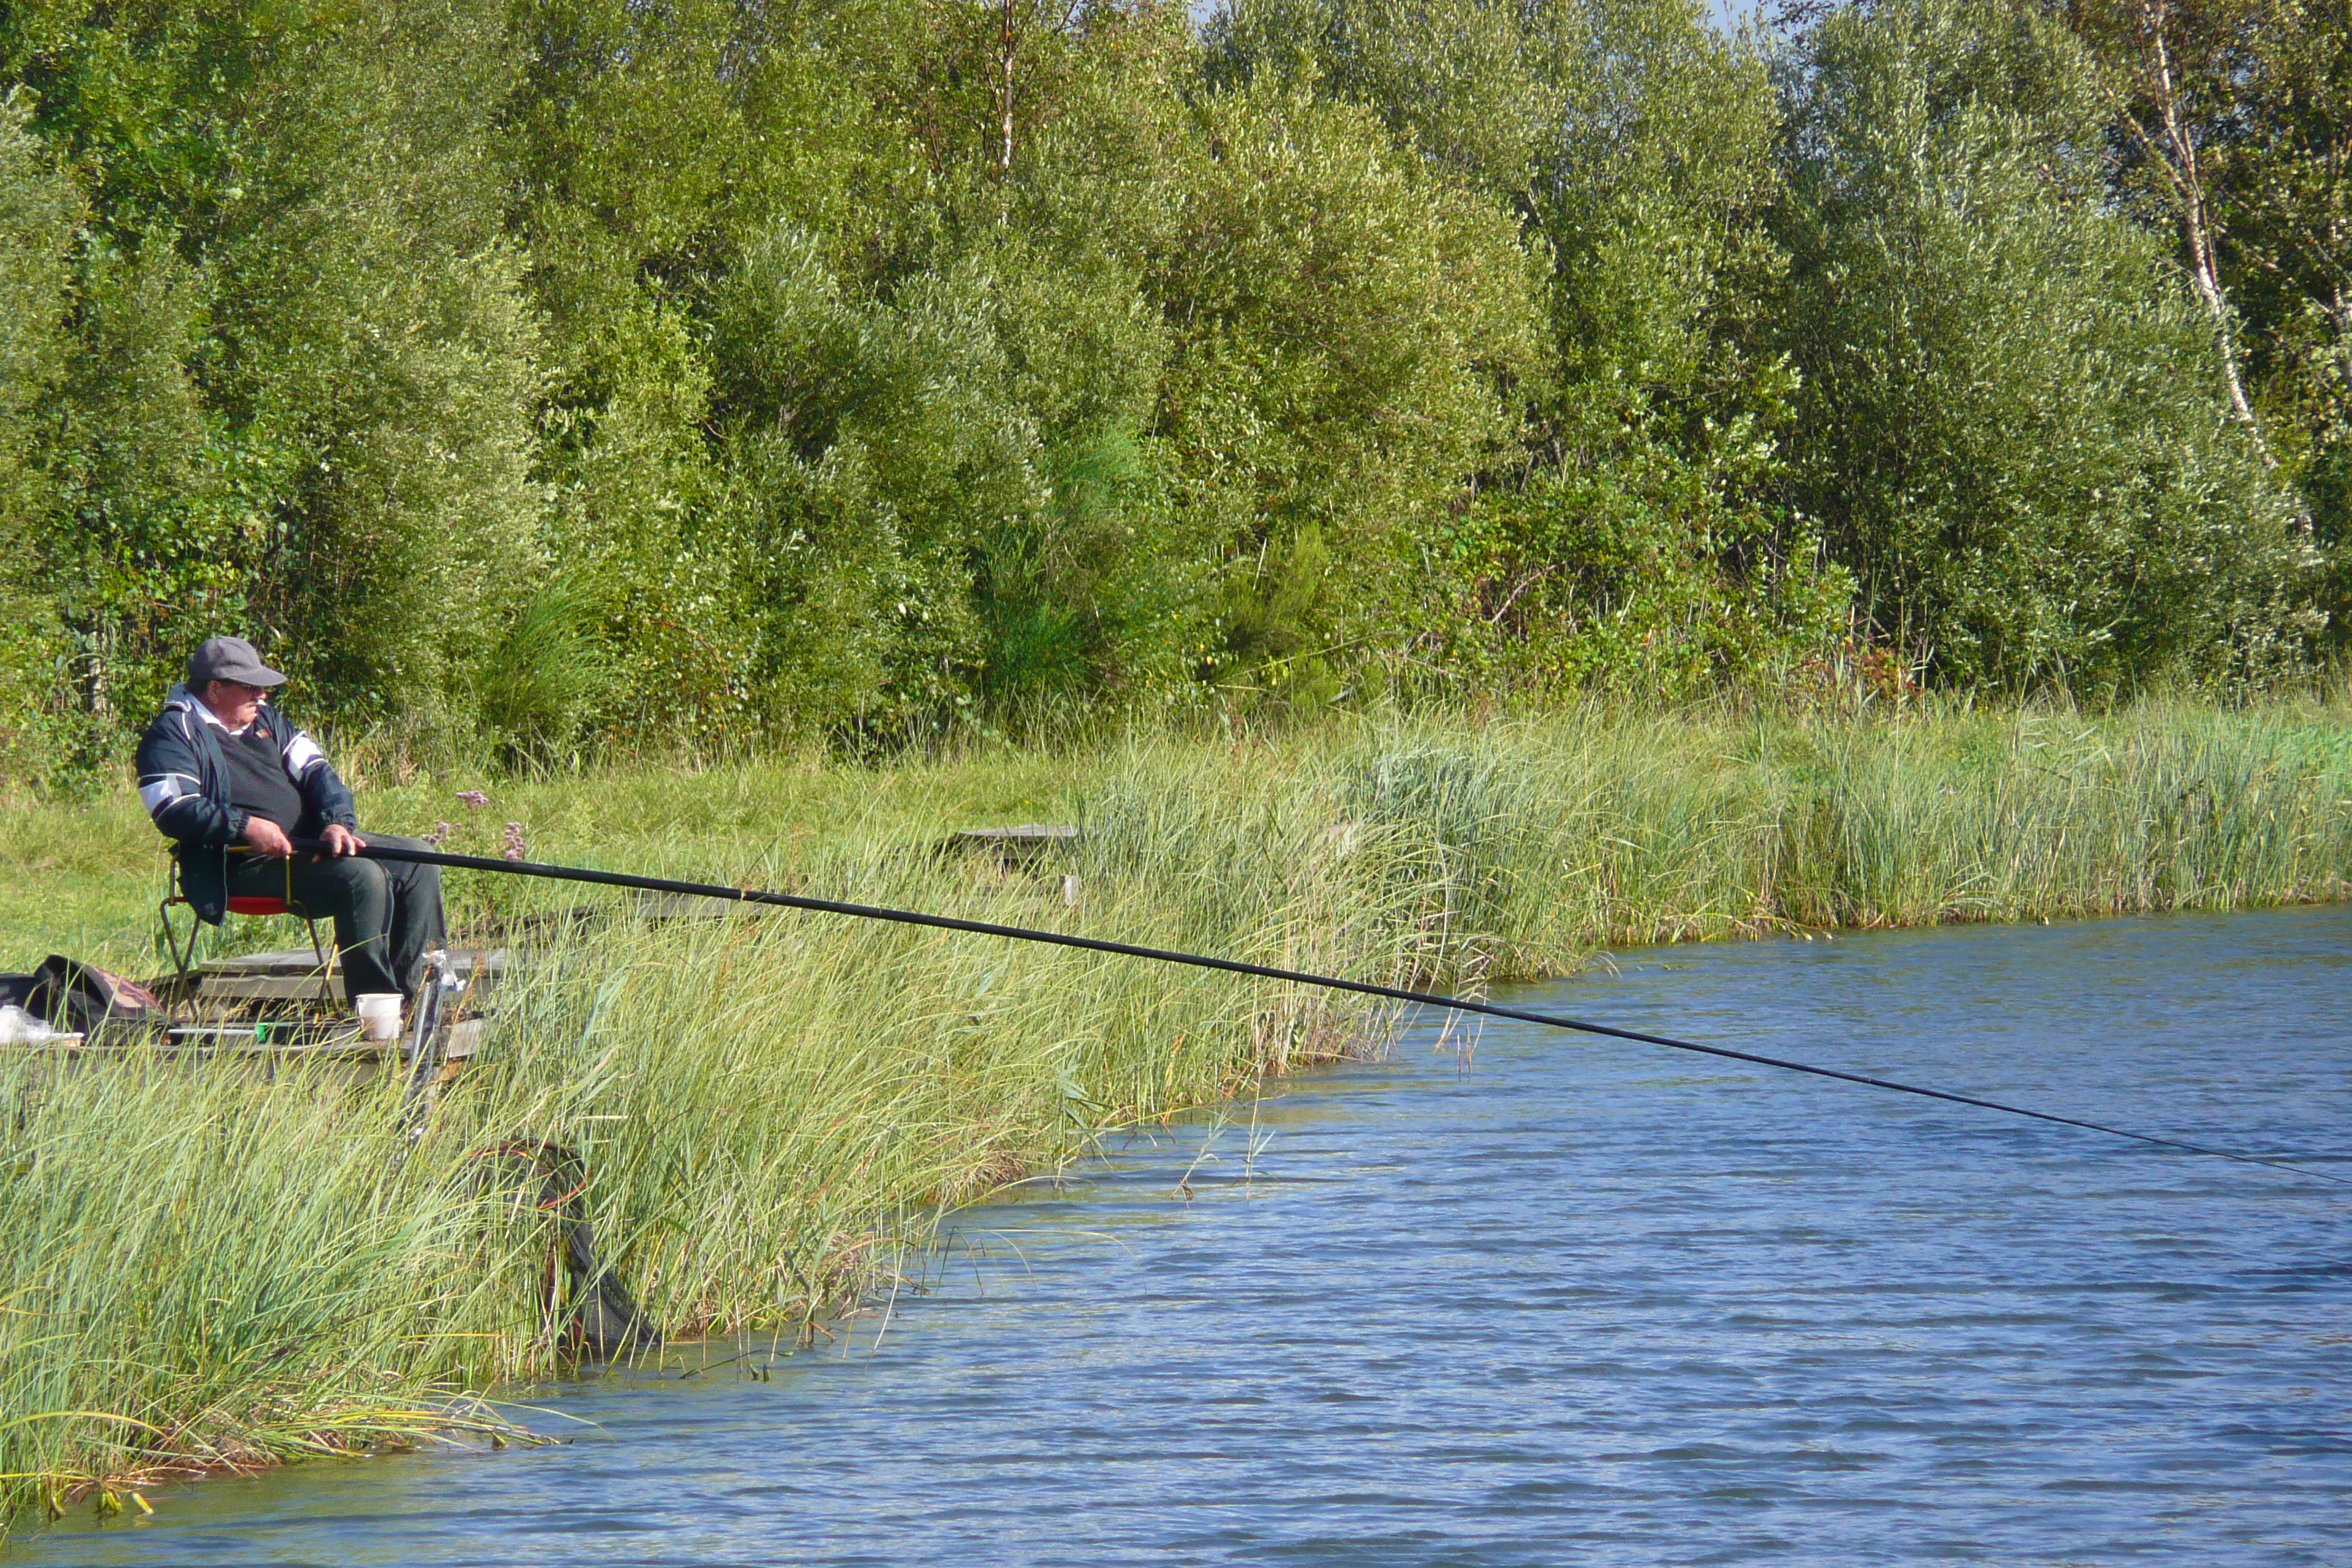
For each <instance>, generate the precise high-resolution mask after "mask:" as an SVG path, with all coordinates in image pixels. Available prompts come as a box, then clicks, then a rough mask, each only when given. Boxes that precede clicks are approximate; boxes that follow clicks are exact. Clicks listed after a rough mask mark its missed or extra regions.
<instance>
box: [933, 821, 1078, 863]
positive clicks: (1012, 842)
mask: <svg viewBox="0 0 2352 1568" xmlns="http://www.w3.org/2000/svg"><path fill="white" fill-rule="evenodd" d="M1084 837H1086V835H1085V833H1084V832H1082V831H1081V830H1080V829H1078V828H1076V827H1071V826H1064V825H1060V824H1055V823H1045V822H1024V823H1022V824H1020V825H1018V826H1013V827H968V828H966V829H964V830H963V831H962V832H961V833H956V834H952V835H950V837H949V839H948V842H950V844H953V845H955V846H956V847H958V848H960V849H970V850H976V851H979V852H981V853H982V854H987V855H993V856H994V857H996V858H997V859H998V860H999V861H1000V862H1001V863H1003V864H1004V865H1006V866H1030V865H1034V864H1035V863H1036V862H1038V861H1040V860H1043V859H1045V858H1047V857H1049V856H1055V855H1065V854H1067V853H1068V852H1069V851H1070V850H1072V849H1075V848H1076V847H1077V845H1078V842H1079V840H1081V839H1082V838H1084Z"/></svg>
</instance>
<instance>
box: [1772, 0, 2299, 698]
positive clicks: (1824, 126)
mask: <svg viewBox="0 0 2352 1568" xmlns="http://www.w3.org/2000/svg"><path fill="white" fill-rule="evenodd" d="M2001 15H2002V16H2003V17H2004V18H2006V19H2005V20H2004V21H2003V22H2001V23H2000V24H1998V25H1992V26H1988V25H1986V24H1985V23H1984V22H1983V21H1982V20H1981V18H1980V16H1979V12H1978V11H1977V10H1976V9H1974V8H1973V7H1972V6H1970V5H1969V4H1967V3H1966V0H1905V3H1904V4H1900V5H1887V6H1884V7H1881V8H1879V9H1877V10H1875V11H1874V12H1873V13H1871V14H1869V15H1866V16H1865V15H1862V14H1857V13H1839V14H1838V15H1836V16H1832V17H1831V18H1829V19H1828V20H1826V21H1824V22H1823V23H1822V25H1821V26H1820V27H1819V28H1818V29H1817V30H1816V32H1815V33H1814V34H1813V36H1812V38H1811V51H1810V57H1809V58H1807V59H1806V60H1805V61H1804V62H1803V64H1804V69H1803V70H1802V71H1801V72H1793V73H1792V74H1791V78H1790V121H1791V123H1790V142H1791V153H1790V157H1791V164H1792V172H1793V173H1792V182H1793V183H1792V189H1791V195H1790V202H1789V204H1788V207H1787V209H1786V219H1785V232H1786V234H1787V236H1788V242H1789V244H1790V248H1791V250H1792V251H1793V252H1794V254H1795V258H1796V264H1795V269H1794V273H1793V276H1792V278H1791V280H1790V297H1789V303H1788V306H1787V307H1786V309H1785V310H1784V312H1783V315H1782V320H1783V321H1784V322H1785V323H1786V325H1785V328H1784V331H1786V333H1787V337H1786V341H1787V342H1788V343H1789V345H1790V351H1791V353H1793V354H1794V356H1795V358H1796V360H1797V363H1798V364H1799V365H1800V367H1801V372H1802V374H1803V376H1804V392H1803V400H1802V405H1801V413H1800V416H1799V419H1798V422H1797V426H1796V431H1797V434H1796V437H1795V439H1794V442H1793V443H1792V445H1793V447H1794V450H1793V452H1792V456H1793V458H1794V459H1795V462H1794V467H1795V471H1796V473H1797V474H1798V475H1799V476H1800V479H1799V483H1798V485H1797V487H1796V493H1797V495H1798V498H1799V501H1800V504H1801V505H1802V506H1803V507H1805V508H1806V510H1810V511H1812V512H1814V513H1815V514H1816V515H1819V516H1821V517H1822V518H1823V519H1825V520H1826V521H1827V522H1828V525H1829V530H1830V541H1831V546H1832V550H1833V551H1834V552H1837V553H1838V554H1840V555H1841V556H1842V557H1843V558H1844V559H1846V560H1849V561H1851V562H1852V563H1853V566H1854V569H1855V572H1856V574H1857V576H1858V577H1859V579H1860V583H1861V588H1862V599H1861V607H1862V610H1863V612H1864V614H1865V615H1866V616H1868V617H1869V618H1870V619H1871V621H1872V623H1873V624H1874V626H1876V627H1877V628H1878V629H1879V630H1881V631H1882V632H1884V633H1885V635H1887V636H1889V637H1892V638H1894V639H1895V640H1897V641H1898V642H1899V643H1901V644H1902V645H1904V646H1906V647H1913V648H1916V649H1917V650H1918V652H1919V653H1920V654H1922V655H1924V656H1925V657H1926V658H1927V659H1928V660H1929V661H1930V662H1931V665H1932V668H1934V669H1935V670H1936V671H1937V673H1938V674H1939V675H1940V676H1941V677H1942V678H1943V679H1947V680H1950V681H1954V682H1957V683H1965V684H1973V683H1978V682H1985V683H1990V684H1994V685H1999V686H2005V687H2011V688H2023V687H2027V686H2030V685H2032V684H2035V683H2037V682H2041V681H2045V680H2053V679H2054V680H2059V681H2063V682H2066V683H2069V684H2071V685H2074V686H2075V687H2077V688H2078V689H2085V690H2099V689H2113V688H2115V687H2117V686H2120V685H2125V684H2128V683H2130V682H2131V681H2133V680H2136V679H2147V678H2149V677H2151V676H2152V675H2155V674H2157V673H2158V672H2160V671H2165V670H2172V669H2178V670H2180V671H2184V672H2186V673H2188V674H2189V675H2191V676H2194V677H2200V678H2214V677H2220V676H2226V675H2242V674H2245V673H2249V672H2253V673H2261V672H2266V671H2268V670H2269V669H2271V668H2275V667H2276V666H2278V665H2279V664H2281V663H2284V662H2288V661H2291V660H2292V659H2293V658H2294V657H2295V656H2296V654H2297V652H2298V649H2299V647H2300V646H2301V643H2302V639H2303V638H2304V637H2305V636H2306V635H2307V633H2308V631H2309V630H2310V629H2311V626H2310V622H2311V617H2310V616H2308V615H2307V614H2306V613H2305V612H2303V611H2302V610H2301V609H2300V608H2299V606H2301V605H2305V604H2306V603H2307V602H2308V593H2309V586H2310V575H2311V566H2312V557H2311V555H2310V552H2308V551H2307V550H2306V549H2305V547H2304V546H2303V545H2302V543H2301V542H2300V541H2299V540H2298V539H2297V538H2296V537H2295V535H2294V531H2293V529H2292V527H2291V523H2290V515H2289V509H2288V507H2287V505H2286V504H2285V501H2284V498H2283V497H2282V495H2281V494H2280V493H2279V491H2278V489H2276V487H2275V486H2274V485H2273V483H2272V482H2271V480H2270V479H2269V477H2268V476H2267V475H2266V474H2265V472H2264V471H2263V467H2262V464H2261V463H2260V461H2259V460H2258V456H2257V454H2256V452H2255V451H2254V450H2253V448H2252V444H2251V442H2250V441H2249V440H2248V439H2247V438H2246V437H2245V434H2244V432H2243V430H2242V428H2241V427H2238V426H2232V425H2231V424H2230V423H2229V421H2228V419H2227V409H2226V405H2225V404H2224V402H2223V401H2222V397H2221V377H2220V373H2219V369H2218V366H2217V363H2216V361H2215V357H2214V353H2213V340H2212V334H2211V331H2210V325H2209V324H2208V322H2207V321H2204V320H2203V319H2202V318H2201V317H2200V310H2199V308H2198V307H2197V306H2196V304H2195V303H2194V302H2193V301H2192V300H2190V299H2189V296H2188V293H2187V290H2186V289H2184V288H2183V287H2182V286H2181V285H2180V284H2179V281H2177V279H2175V278H2174V277H2172V276H2171V275H2169V274H2168V268H2167V267H2166V265H2165V263H2164V261H2163V259H2162V253H2161V249H2160V247H2159V246H2158V243H2157V242H2155V241H2154V240H2152V239H2151V238H2150V237H2148V236H2147V235H2146V234H2145V233H2143V232H2142V231H2140V230H2138V229H2136V228H2135V227H2133V226H2131V225H2130V224H2129V223H2128V222H2126V220H2125V219H2124V218H2122V217H2121V216H2117V215H2116V214H2115V213H2113V212H2111V211H2109V210H2106V209H2105V207H2103V206H2102V205H2100V204H2099V203H2097V202H2096V201H2095V200H2093V199H2089V198H2090V197H2091V196H2092V195H2093V194H2094V193H2095V191H2096V189H2097V185H2098V181H2099V170H2098V168H2097V166H2096V164H2095V163H2094V162H2093V161H2092V156H2091V155H2092V153H2094V152H2095V149H2096V147H2097V145H2098V141H2097V136H2096V122H2095V120H2093V119H2092V118H2091V117H2090V115H2089V114H2088V113H2087V112H2086V111H2085V110H2084V106H2083V103H2082V98H2081V95H2080V94H2076V93H2072V92H2070V90H2069V86H2068V84H2071V83H2073V82H2075V81H2079V80H2080V79H2082V68H2081V65H2080V63H2079V58H2078V56H2077V55H2076V53H2075V52H2074V46H2073V45H2072V43H2071V40H2070V39H2068V38H2067V37H2066V36H2065V35H2064V34H2063V33H2061V32H2059V31H2057V30H2056V29H2054V28H2049V27H2043V26H2038V25H2036V24H2034V23H2032V21H2030V20H2027V19H2018V18H2016V17H2015V15H2014V14H2013V13H2008V12H2004V13H2002V14H2001ZM2014 74H2022V75H2024V76H2025V77H2027V78H2028V79H2031V80H2033V81H2036V82H2040V83H2042V84H2044V90H2043V91H2042V93H2041V94H2039V95H2038V96H2039V97H2040V98H2041V99H2042V100H2043V104H2042V107H2040V108H2039V109H2038V110H2035V111H2034V112H2032V113H2029V112H2027V111H2026V110H2025V108H2022V107H2021V105H2026V106H2031V105H2032V103H2033V101H2034V100H2035V98H2036V97H2037V95H2036V94H2033V93H2026V92H2019V91H2015V90H2009V89H2003V87H2002V86H2001V84H2002V82H2003V81H2004V80H2005V79H2008V78H2010V77H2011V76H2012V75H2014Z"/></svg>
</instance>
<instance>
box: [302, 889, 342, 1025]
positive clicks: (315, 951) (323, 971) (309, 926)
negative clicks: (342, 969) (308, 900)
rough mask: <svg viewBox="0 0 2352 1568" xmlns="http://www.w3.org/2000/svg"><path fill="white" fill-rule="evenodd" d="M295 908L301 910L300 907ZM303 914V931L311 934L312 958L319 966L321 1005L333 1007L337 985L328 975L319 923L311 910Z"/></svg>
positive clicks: (325, 953)
mask: <svg viewBox="0 0 2352 1568" xmlns="http://www.w3.org/2000/svg"><path fill="white" fill-rule="evenodd" d="M295 907H296V908H298V909H299V908H300V906H299V905H297V906H295ZM301 912H302V925H303V929H305V930H306V931H309V932H310V956H311V957H312V958H314V959H316V960H317V961H318V964H319V968H318V975H319V1005H320V1006H322V1007H326V1006H331V1005H334V1000H335V984H334V981H333V980H332V979H331V977H330V976H329V975H328V973H327V950H326V947H325V946H324V944H322V943H321V942H320V941H319V922H318V921H315V920H312V919H311V918H310V910H302V911H301Z"/></svg>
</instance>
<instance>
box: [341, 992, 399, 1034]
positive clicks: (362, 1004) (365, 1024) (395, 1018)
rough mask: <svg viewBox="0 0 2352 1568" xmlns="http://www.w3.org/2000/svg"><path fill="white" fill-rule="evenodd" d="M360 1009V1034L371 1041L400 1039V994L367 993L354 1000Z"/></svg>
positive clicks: (354, 1004)
mask: <svg viewBox="0 0 2352 1568" xmlns="http://www.w3.org/2000/svg"><path fill="white" fill-rule="evenodd" d="M352 1005H353V1006H354V1007H356V1008H358V1009H359V1015H360V1033H361V1034H362V1035H365V1036H366V1037H368V1038H369V1039H371V1040H396V1039H398V1038H400V993H399V992H397V991H367V992H362V994H359V995H357V996H354V997H352Z"/></svg>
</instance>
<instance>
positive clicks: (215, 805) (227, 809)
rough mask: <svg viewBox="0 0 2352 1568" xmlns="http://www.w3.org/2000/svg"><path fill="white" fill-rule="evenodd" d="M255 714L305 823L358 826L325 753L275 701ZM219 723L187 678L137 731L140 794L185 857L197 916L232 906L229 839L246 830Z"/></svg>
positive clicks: (317, 827)
mask: <svg viewBox="0 0 2352 1568" xmlns="http://www.w3.org/2000/svg"><path fill="white" fill-rule="evenodd" d="M254 722H255V723H257V724H259V725H261V726H262V727H263V732H264V733H266V734H268V736H269V738H270V739H271V740H273V741H276V742H278V760H279V761H280V762H282V763H284V764H285V766H286V776H287V777H288V778H289V779H291V780H293V781H294V788H295V790H296V791H297V792H298V793H299V795H301V796H302V815H303V818H304V825H305V826H310V828H312V830H313V831H322V830H324V829H325V828H327V827H328V826H331V825H333V824H336V823H341V825H342V826H345V827H354V828H355V827H357V826H359V818H358V817H357V816H354V815H353V814H352V792H351V791H350V790H349V789H346V788H345V787H344V786H343V781H342V780H341V779H340V778H337V777H336V776H335V770H334V769H333V768H332V767H331V766H330V765H328V763H327V753H326V752H322V751H320V750H319V747H318V743H317V742H314V741H312V740H311V739H310V736H308V735H306V734H304V733H302V731H299V730H297V729H296V728H295V727H294V725H293V722H292V721H290V720H289V719H288V718H287V717H286V716H285V715H284V714H282V713H280V712H278V710H277V709H275V708H272V707H270V706H268V704H266V703H265V704H264V705H263V706H262V709H261V713H260V716H259V717H258V718H257V719H255V720H254ZM218 734H219V731H218V730H217V729H216V727H215V725H213V724H212V723H210V722H209V721H206V719H205V716H204V714H202V713H201V712H199V711H197V709H196V700H195V698H194V696H192V695H190V693H189V691H188V689H187V688H186V687H184V686H174V687H173V688H172V690H171V694H170V695H169V696H167V697H165V698H164V699H163V711H162V712H161V713H158V714H157V715H155V721H154V722H153V723H152V724H149V725H148V726H147V732H146V733H145V734H144V735H142V736H141V737H139V798H140V799H141V800H142V801H144V802H146V803H147V814H148V815H149V816H152V817H153V818H154V819H155V826H157V827H159V828H162V829H163V834H164V836H165V837H168V838H171V839H173V840H174V841H175V842H174V844H173V849H172V852H173V854H174V855H176V856H178V857H179V858H180V890H181V891H182V892H183V893H184V894H186V895H187V899H188V903H189V905H190V906H191V907H193V908H194V910H195V911H196V915H197V917H198V918H199V919H202V920H205V921H211V922H212V923H213V924H215V925H218V924H220V921H221V916H222V915H224V914H226V912H227V910H228V867H229V859H228V852H229V846H231V845H232V844H235V843H236V841H237V840H239V839H240V838H242V837H245V819H246V813H244V812H242V811H239V810H237V809H236V807H235V806H233V805H229V803H228V768H227V764H226V763H224V762H223V761H222V760H221V751H220V741H219V739H218Z"/></svg>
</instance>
